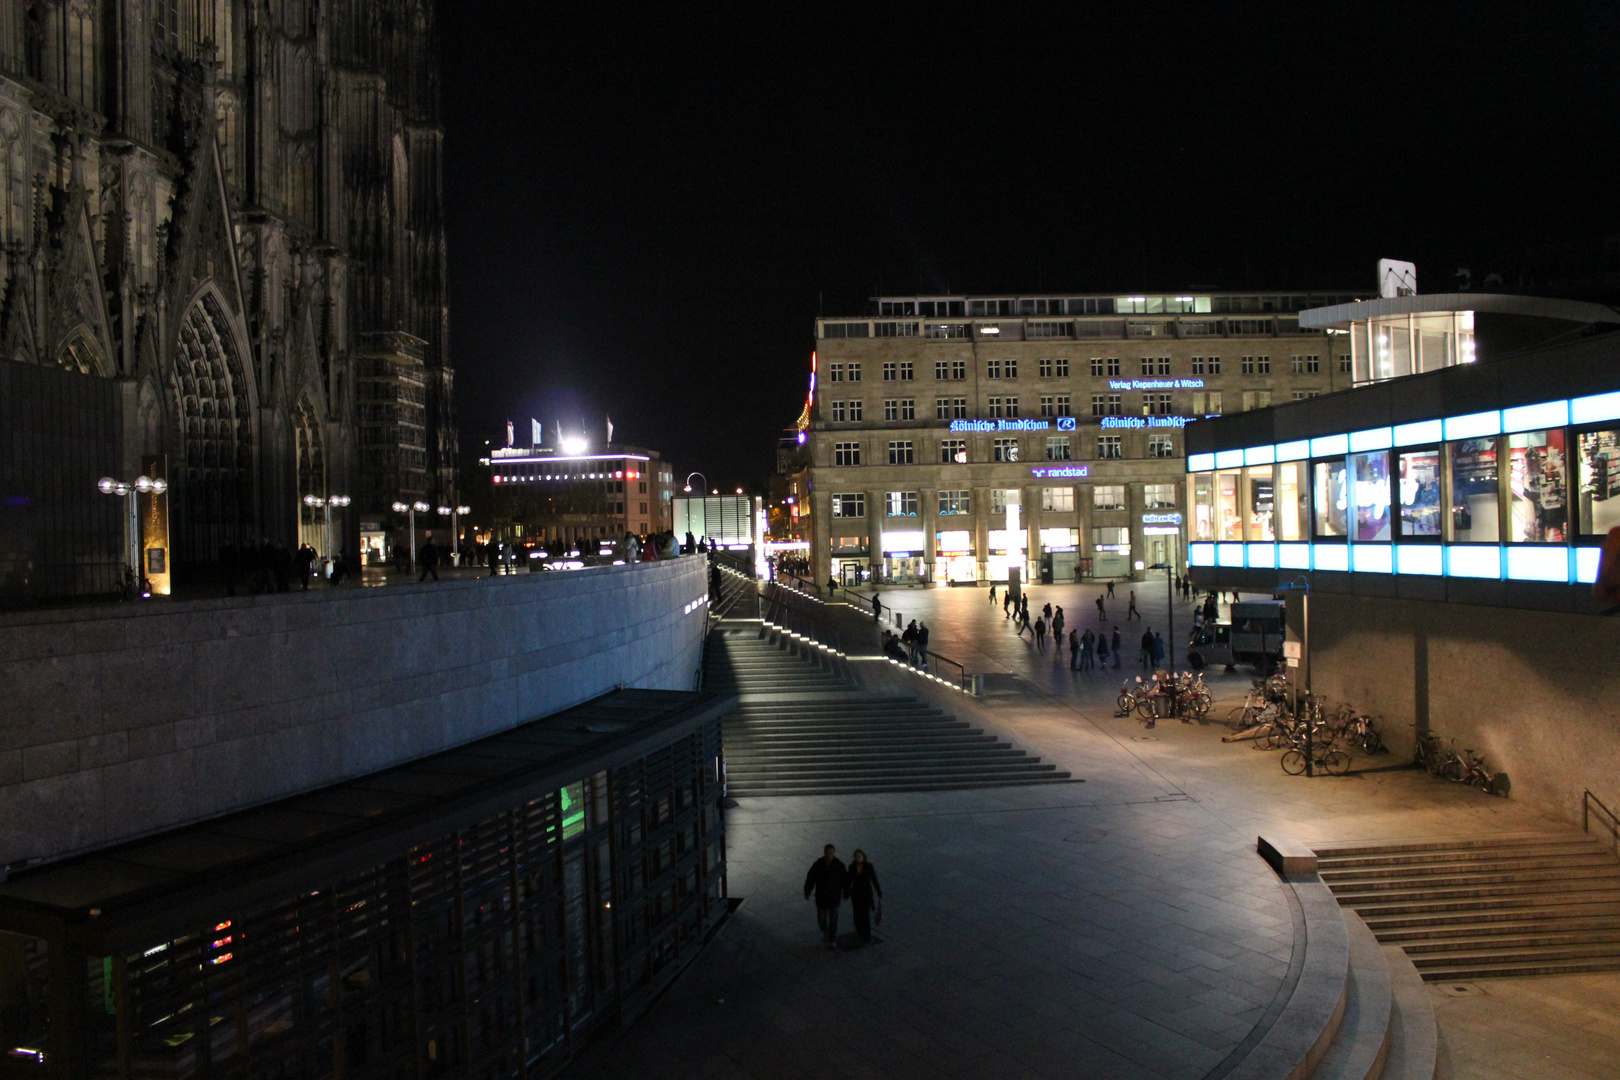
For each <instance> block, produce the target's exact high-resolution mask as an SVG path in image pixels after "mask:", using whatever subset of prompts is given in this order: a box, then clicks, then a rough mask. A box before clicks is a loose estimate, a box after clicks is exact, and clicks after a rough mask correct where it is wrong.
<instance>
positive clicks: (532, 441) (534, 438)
mask: <svg viewBox="0 0 1620 1080" xmlns="http://www.w3.org/2000/svg"><path fill="white" fill-rule="evenodd" d="M529 426H530V428H531V429H532V430H531V432H530V437H529V446H530V448H531V449H532V448H534V447H536V446H539V445H540V421H538V420H536V419H535V418H534V417H532V416H531V417H529Z"/></svg>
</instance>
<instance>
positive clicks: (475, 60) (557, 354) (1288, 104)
mask: <svg viewBox="0 0 1620 1080" xmlns="http://www.w3.org/2000/svg"><path fill="white" fill-rule="evenodd" d="M655 7H657V8H658V9H659V11H661V12H662V13H656V12H654V13H650V12H653V9H654V8H655ZM1099 7H1100V5H1094V4H1082V3H1053V4H1036V3H1030V4H1016V3H1014V4H1002V5H989V6H974V7H972V8H967V7H965V6H964V8H963V9H962V10H966V11H971V12H972V13H973V15H974V17H973V18H970V19H968V18H958V17H952V16H951V15H948V14H947V12H949V11H951V10H953V8H952V6H950V5H942V4H933V5H918V6H915V7H907V6H905V5H901V4H881V5H869V6H868V7H867V9H866V10H861V9H857V8H856V7H854V6H853V5H850V6H848V7H847V8H846V7H845V6H842V5H797V4H783V3H764V4H761V3H757V2H756V3H754V4H749V5H737V6H722V5H719V4H705V5H674V4H667V5H645V4H644V5H639V6H634V5H623V6H620V5H613V4H607V3H588V4H559V3H538V2H534V0H506V2H494V0H454V2H447V3H444V4H441V15H440V19H441V33H442V36H443V78H444V112H445V122H446V125H447V129H448V146H449V157H448V163H447V167H446V185H447V194H446V198H447V201H448V216H449V237H450V278H451V304H452V306H451V326H452V337H451V342H452V346H451V357H452V361H453V363H454V364H455V366H456V368H457V372H458V374H457V379H458V396H459V408H460V413H461V417H462V430H463V441H464V443H465V442H468V441H470V440H472V439H475V438H476V439H477V441H479V442H481V441H482V439H483V438H484V437H486V435H487V431H486V429H485V427H484V426H482V425H484V424H487V423H489V422H493V421H501V420H504V419H505V418H507V417H508V416H510V417H511V419H513V420H514V421H517V423H518V427H519V431H520V432H522V431H525V430H526V428H527V420H528V417H529V416H531V415H533V416H537V417H539V418H540V419H541V420H542V422H543V423H545V425H546V427H547V435H548V439H549V438H550V432H551V427H552V424H553V423H554V421H555V420H556V419H557V418H559V417H560V418H561V419H562V420H563V422H564V424H565V426H568V427H570V428H577V425H578V422H579V419H578V418H581V417H583V418H586V419H588V420H590V421H591V422H592V423H593V424H594V425H596V427H595V436H596V438H597V440H598V441H600V438H601V429H600V423H601V421H600V418H601V417H602V415H603V414H604V413H605V414H607V415H610V416H612V418H613V421H614V424H615V428H616V435H617V436H618V437H619V438H620V439H624V440H627V441H635V442H640V443H643V444H645V445H649V446H652V447H655V448H657V449H659V450H661V451H662V452H663V453H664V454H665V455H666V457H669V458H671V459H672V460H673V461H674V462H675V464H676V465H677V467H678V468H679V469H680V470H681V471H682V472H683V473H684V472H685V470H687V469H701V470H703V471H704V472H705V473H706V474H707V475H708V476H709V478H710V480H711V481H713V482H715V483H717V484H726V485H728V486H729V485H734V484H737V483H742V482H745V481H746V482H753V481H756V480H757V479H759V478H760V477H761V476H763V474H764V473H765V472H767V471H769V468H770V463H771V454H772V448H773V446H774V440H775V438H776V435H777V433H778V432H779V431H780V429H781V428H783V427H785V426H787V425H789V424H790V423H792V421H793V420H794V418H795V417H796V416H797V415H798V412H799V409H800V405H801V403H802V400H803V396H804V390H805V383H806V377H807V373H808V364H809V354H810V350H811V348H812V347H813V341H812V332H813V328H812V320H813V319H814V317H815V316H816V314H817V311H818V306H820V305H822V304H824V307H825V311H826V313H827V314H855V313H859V312H860V311H862V310H863V309H864V306H865V303H866V298H867V297H869V296H871V295H873V294H874V293H876V292H877V291H878V290H880V289H881V290H882V291H885V292H890V293H914V292H919V291H934V290H945V289H947V288H949V289H950V290H953V291H955V292H958V293H996V292H1025V293H1031V292H1036V291H1038V290H1049V291H1060V290H1068V289H1073V290H1098V291H1103V292H1111V291H1116V290H1117V291H1123V292H1140V291H1150V290H1172V289H1184V288H1188V287H1190V286H1193V285H1203V286H1205V287H1211V286H1213V287H1220V288H1248V287H1254V288H1263V287H1268V286H1269V287H1280V288H1284V289H1290V288H1291V289H1296V290H1297V289H1301V288H1335V289H1337V288H1352V289H1368V290H1370V289H1371V288H1372V287H1373V279H1374V264H1375V262H1376V260H1377V259H1378V258H1379V257H1381V256H1387V257H1392V258H1408V259H1412V260H1414V261H1416V262H1417V264H1418V271H1419V282H1420V286H1421V287H1422V288H1423V289H1424V290H1425V291H1441V289H1442V288H1443V287H1449V285H1450V280H1451V274H1452V271H1454V270H1455V269H1456V268H1457V267H1458V266H1467V265H1471V263H1479V262H1488V261H1489V260H1491V259H1499V258H1503V257H1508V256H1511V255H1512V254H1513V253H1514V252H1518V251H1522V250H1524V249H1526V248H1529V247H1532V246H1534V245H1540V244H1546V243H1551V242H1563V241H1569V240H1580V239H1590V238H1592V237H1595V236H1597V235H1598V234H1600V233H1602V232H1604V231H1607V230H1613V229H1614V228H1615V227H1616V221H1615V218H1616V216H1617V215H1616V212H1615V205H1616V204H1615V199H1616V195H1617V193H1620V184H1617V182H1616V181H1617V179H1620V178H1617V175H1616V174H1617V172H1620V169H1617V157H1616V154H1615V141H1616V139H1617V137H1620V135H1617V132H1620V125H1617V119H1620V109H1617V108H1616V106H1617V104H1620V102H1617V99H1620V78H1616V76H1615V74H1614V72H1613V70H1612V67H1611V66H1610V65H1611V63H1612V50H1613V47H1614V45H1615V42H1616V40H1617V39H1616V30H1617V24H1620V15H1617V13H1616V10H1615V8H1614V7H1613V5H1600V4H1582V5H1559V4H1523V3H1515V4H1495V3H1474V4H1461V3H1455V4H1446V3H1425V4H1403V5H1398V6H1397V5H1390V6H1388V7H1387V8H1380V7H1377V6H1367V5H1361V6H1358V14H1357V15H1356V16H1354V17H1350V16H1347V15H1344V14H1341V13H1340V9H1346V8H1347V7H1348V6H1347V5H1305V4H1298V3H1294V4H1288V5H1283V6H1279V7H1277V8H1275V9H1273V10H1264V9H1262V7H1261V6H1260V5H1256V4H1246V5H1202V6H1200V7H1198V8H1197V9H1193V8H1191V6H1190V5H1173V6H1172V5H1147V4H1120V5H1111V6H1110V9H1111V10H1113V11H1115V12H1117V14H1110V15H1104V14H1099V13H1098V11H1097V9H1098V8H1099ZM1329 7H1331V8H1332V9H1334V10H1332V11H1328V10H1313V8H1329ZM1380 12H1382V13H1383V14H1382V16H1381V17H1380V16H1379V13H1380ZM823 296H824V300H822V299H820V298H821V297H823Z"/></svg>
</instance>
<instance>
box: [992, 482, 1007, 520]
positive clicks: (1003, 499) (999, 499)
mask: <svg viewBox="0 0 1620 1080" xmlns="http://www.w3.org/2000/svg"><path fill="white" fill-rule="evenodd" d="M990 512H991V513H992V514H1005V513H1006V512H1007V489H1006V488H991V489H990Z"/></svg>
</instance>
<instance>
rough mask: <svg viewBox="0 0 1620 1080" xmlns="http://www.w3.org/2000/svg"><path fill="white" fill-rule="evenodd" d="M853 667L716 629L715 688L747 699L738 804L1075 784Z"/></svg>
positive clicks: (708, 667)
mask: <svg viewBox="0 0 1620 1080" xmlns="http://www.w3.org/2000/svg"><path fill="white" fill-rule="evenodd" d="M860 662H864V663H880V661H860ZM850 664H851V662H850V661H848V660H845V659H842V658H840V657H836V656H833V655H831V654H829V653H827V652H825V651H823V650H821V649H818V648H816V647H814V646H811V645H808V644H805V643H802V642H799V641H797V640H796V639H794V638H792V637H791V636H789V635H785V634H782V633H780V632H778V631H776V630H774V629H772V628H771V627H768V626H765V625H762V624H761V623H760V622H758V621H756V620H724V621H722V622H720V623H718V624H717V625H716V628H715V629H714V631H713V632H711V633H710V635H709V641H708V645H707V653H706V657H705V661H704V688H705V689H710V690H716V691H719V692H721V693H730V694H736V695H737V700H738V705H737V708H736V711H734V712H732V713H731V714H730V715H728V716H727V717H725V719H724V720H723V721H722V728H721V730H722V734H723V738H724V743H725V754H726V776H727V780H728V790H729V793H730V794H731V795H732V797H734V798H739V799H744V798H752V797H766V796H777V795H836V794H853V793H871V792H893V791H944V790H953V789H964V788H986V787H1001V786H1006V785H1024V784H1053V783H1072V782H1074V778H1073V777H1071V776H1070V775H1069V773H1067V772H1065V771H1063V770H1061V769H1059V768H1057V767H1056V766H1055V765H1053V764H1051V763H1050V762H1043V761H1042V760H1041V759H1040V758H1038V757H1036V756H1034V755H1031V754H1029V753H1027V752H1025V751H1024V750H1022V749H1020V748H1018V747H1016V746H1014V745H1013V744H1012V743H1010V742H1008V741H1007V740H1005V739H1003V738H1001V737H999V736H997V735H994V734H990V733H987V732H986V731H985V730H984V729H982V728H979V727H975V726H974V725H972V724H970V723H968V722H967V721H965V720H960V719H958V718H957V717H955V716H953V715H951V714H950V713H948V712H946V711H945V710H943V709H940V708H936V707H935V706H933V705H931V704H929V703H928V702H926V701H922V700H919V699H918V698H917V697H915V696H911V695H898V696H897V695H886V694H880V693H875V692H872V691H869V690H867V689H865V688H863V687H862V686H861V685H860V683H859V682H858V681H857V680H856V678H855V677H854V674H853V672H852V670H851V667H850Z"/></svg>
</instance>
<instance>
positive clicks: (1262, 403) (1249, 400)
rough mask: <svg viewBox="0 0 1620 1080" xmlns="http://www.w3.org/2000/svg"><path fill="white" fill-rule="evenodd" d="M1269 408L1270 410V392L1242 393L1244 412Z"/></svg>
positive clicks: (1248, 391)
mask: <svg viewBox="0 0 1620 1080" xmlns="http://www.w3.org/2000/svg"><path fill="white" fill-rule="evenodd" d="M1269 408H1271V391H1270V390H1245V391H1243V411H1244V412H1248V411H1249V410H1251V409H1269Z"/></svg>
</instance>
